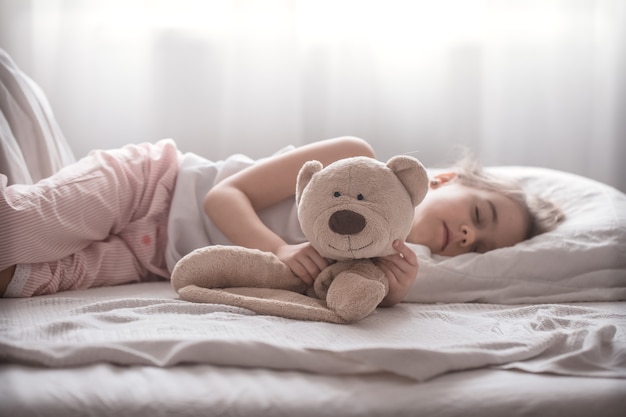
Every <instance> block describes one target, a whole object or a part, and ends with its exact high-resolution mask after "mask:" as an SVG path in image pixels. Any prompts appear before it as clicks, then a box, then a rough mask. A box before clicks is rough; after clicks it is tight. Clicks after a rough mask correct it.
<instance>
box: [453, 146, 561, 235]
mask: <svg viewBox="0 0 626 417" xmlns="http://www.w3.org/2000/svg"><path fill="white" fill-rule="evenodd" d="M451 169H452V171H453V172H455V173H456V174H457V176H458V177H457V179H456V181H458V182H459V183H460V184H462V185H465V186H468V187H473V188H478V189H482V190H487V191H494V192H497V193H501V194H503V195H505V196H507V197H509V198H510V199H512V200H513V201H515V202H517V203H518V204H520V205H521V206H522V207H523V208H524V210H525V212H526V214H527V216H528V229H527V230H526V237H525V239H530V238H532V237H534V236H537V235H539V234H542V233H545V232H549V231H551V230H554V229H555V228H556V227H557V226H558V225H559V224H560V223H561V222H563V220H564V219H565V215H564V214H563V211H562V210H561V209H560V208H559V207H558V206H557V205H556V204H554V203H553V202H552V201H549V200H546V199H544V198H541V197H540V196H538V195H532V194H529V193H527V192H526V191H525V190H524V189H523V187H522V185H521V184H520V183H519V182H518V181H516V180H514V179H506V178H501V177H497V176H495V175H491V174H489V173H487V172H486V171H485V170H484V169H483V167H482V166H481V164H480V163H479V162H478V161H477V160H476V158H474V157H473V156H472V155H470V154H466V155H465V156H463V157H462V158H461V159H459V160H458V161H457V162H456V163H455V164H454V165H453V166H452V168H451Z"/></svg>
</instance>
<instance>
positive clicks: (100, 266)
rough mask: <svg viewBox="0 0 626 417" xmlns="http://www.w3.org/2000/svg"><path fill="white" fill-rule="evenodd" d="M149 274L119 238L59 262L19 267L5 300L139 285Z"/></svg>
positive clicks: (91, 247)
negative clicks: (115, 286) (132, 283)
mask: <svg viewBox="0 0 626 417" xmlns="http://www.w3.org/2000/svg"><path fill="white" fill-rule="evenodd" d="M145 275H146V270H145V268H143V267H142V266H141V264H140V263H139V261H138V260H137V258H136V257H135V256H134V254H133V253H132V252H131V251H130V250H129V249H128V246H127V245H126V242H124V241H123V240H122V239H121V238H119V237H117V236H111V237H110V238H108V239H107V240H105V241H102V242H94V243H92V244H91V245H89V246H88V247H87V248H85V249H84V250H82V251H80V252H77V253H75V254H72V255H70V256H67V257H65V258H63V259H60V260H58V261H55V262H43V263H36V264H20V265H17V268H16V270H15V274H14V275H13V279H12V280H11V282H10V283H9V285H8V287H7V289H6V291H5V294H4V296H5V297H30V296H33V295H44V294H53V293H56V292H59V291H68V290H80V289H86V288H91V287H100V286H110V285H116V284H125V283H130V282H136V281H139V277H140V276H145Z"/></svg>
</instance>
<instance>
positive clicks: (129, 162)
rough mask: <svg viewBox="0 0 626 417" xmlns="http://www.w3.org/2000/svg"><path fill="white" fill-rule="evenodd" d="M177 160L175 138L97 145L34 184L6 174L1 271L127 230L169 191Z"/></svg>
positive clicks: (0, 188)
mask: <svg viewBox="0 0 626 417" xmlns="http://www.w3.org/2000/svg"><path fill="white" fill-rule="evenodd" d="M177 161H178V151H177V150H176V147H175V145H174V144H173V142H171V141H162V142H159V144H157V145H149V144H143V145H129V146H126V147H124V148H122V149H118V150H113V151H95V152H92V153H91V154H89V155H88V156H87V157H85V158H83V159H81V160H80V161H78V162H77V163H75V164H72V165H70V166H68V167H65V168H63V169H62V170H61V171H59V172H58V173H57V174H55V175H53V176H52V177H50V178H47V179H45V180H42V181H40V182H38V183H37V184H34V185H13V186H9V187H7V186H6V177H4V176H0V242H1V243H0V271H1V270H4V269H6V268H9V267H11V266H13V265H16V264H33V263H41V262H44V263H45V262H54V261H56V260H58V259H62V258H65V257H67V256H70V255H72V254H74V253H77V252H80V251H82V250H83V249H85V248H86V247H88V246H89V245H90V244H92V242H96V241H103V240H105V239H107V238H108V237H109V236H111V235H117V234H121V233H122V232H124V231H125V229H126V228H127V227H128V225H129V224H131V223H132V222H134V221H138V220H140V219H142V218H144V217H145V216H146V213H148V212H149V211H150V210H151V200H150V199H151V198H153V197H154V196H155V195H156V194H159V195H165V196H166V197H167V195H169V193H170V192H171V189H172V188H173V186H174V182H175V177H176V171H177ZM161 183H163V185H161ZM166 197H162V200H163V199H165V198H166ZM168 208H169V201H167V202H166V203H163V204H162V205H161V206H160V207H157V209H160V210H161V211H163V210H167V209H168ZM153 209H154V208H153ZM161 214H163V213H161ZM164 215H165V216H166V215H167V211H166V212H165V213H164Z"/></svg>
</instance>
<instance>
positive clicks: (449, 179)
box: [407, 174, 529, 256]
mask: <svg viewBox="0 0 626 417" xmlns="http://www.w3.org/2000/svg"><path fill="white" fill-rule="evenodd" d="M454 179H455V176H454V174H441V175H439V176H437V177H435V184H433V183H432V182H431V189H430V190H429V192H428V194H427V195H426V198H425V199H424V200H423V201H422V202H421V203H420V204H419V205H418V206H417V207H416V208H415V217H414V219H413V226H412V228H411V233H410V234H409V236H408V238H407V241H408V242H409V243H417V244H421V245H425V246H427V247H428V248H430V250H431V253H432V254H433V255H443V256H455V255H460V254H463V253H468V252H478V253H484V252H487V251H490V250H493V249H497V248H503V247H506V246H513V245H515V244H516V243H518V242H521V241H522V240H524V238H525V236H526V230H527V229H528V226H529V225H528V218H527V216H526V213H525V210H524V209H523V208H522V207H521V205H520V204H519V203H517V202H515V201H513V200H512V199H510V198H509V197H506V196H505V195H503V194H500V193H497V192H493V191H486V190H480V189H477V188H473V187H467V186H464V185H461V184H458V183H456V182H455V181H454Z"/></svg>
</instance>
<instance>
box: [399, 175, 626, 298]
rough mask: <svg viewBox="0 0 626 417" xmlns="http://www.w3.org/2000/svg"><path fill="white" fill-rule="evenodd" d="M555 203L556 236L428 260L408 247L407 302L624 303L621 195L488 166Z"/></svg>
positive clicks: (624, 199) (625, 243)
mask: <svg viewBox="0 0 626 417" xmlns="http://www.w3.org/2000/svg"><path fill="white" fill-rule="evenodd" d="M489 171H490V172H494V173H498V175H506V176H512V177H515V178H519V179H521V181H522V183H523V184H524V188H525V189H526V190H527V191H528V192H530V193H535V194H537V195H539V196H542V197H546V198H549V199H550V200H551V201H554V202H555V203H556V204H558V205H560V207H561V208H562V209H563V212H564V213H565V216H566V219H565V221H564V222H563V223H562V224H561V225H560V226H559V227H557V228H556V229H555V230H554V231H552V232H549V233H544V234H542V235H539V236H536V237H534V238H533V239H530V240H527V241H524V242H521V243H519V244H517V245H515V246H513V247H509V248H502V249H497V250H494V251H491V252H487V253H485V254H475V253H471V254H465V255H461V256H456V257H442V256H437V255H435V256H432V257H431V256H430V251H429V249H428V248H426V247H424V246H421V245H410V246H411V248H412V249H413V250H415V252H416V253H417V255H418V258H419V263H420V266H419V272H418V275H417V279H416V281H415V284H414V285H413V287H412V289H411V291H410V293H409V295H408V297H407V298H406V300H405V301H408V302H421V303H435V302H446V303H450V302H484V303H500V304H516V303H550V302H557V303H558V302H577V301H607V300H626V195H625V194H623V193H621V192H620V191H618V190H616V189H614V188H612V187H609V186H607V185H605V184H602V183H599V182H597V181H594V180H591V179H588V178H584V177H581V176H578V175H574V174H570V173H566V172H562V171H555V170H550V169H546V168H534V167H492V168H489Z"/></svg>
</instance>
